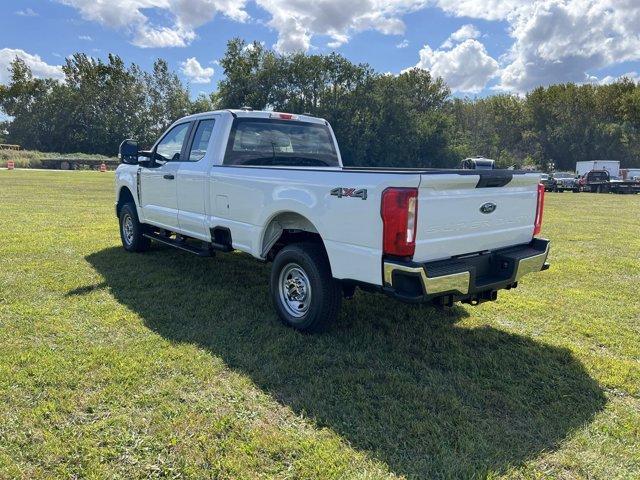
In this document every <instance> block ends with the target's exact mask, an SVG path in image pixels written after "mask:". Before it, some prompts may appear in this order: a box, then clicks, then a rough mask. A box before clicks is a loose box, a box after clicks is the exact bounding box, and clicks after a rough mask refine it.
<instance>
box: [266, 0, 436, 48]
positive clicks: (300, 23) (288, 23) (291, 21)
mask: <svg viewBox="0 0 640 480" xmlns="http://www.w3.org/2000/svg"><path fill="white" fill-rule="evenodd" d="M256 3H257V4H258V5H259V6H260V7H262V8H263V9H264V10H266V11H267V12H268V13H269V14H270V15H271V19H270V20H269V22H268V25H269V26H270V27H271V28H273V29H275V30H276V31H277V32H278V41H277V42H276V44H275V48H276V50H278V51H279V52H293V51H306V50H308V49H309V48H310V47H311V40H312V38H313V36H315V35H327V36H329V37H331V41H330V42H329V44H328V45H329V46H330V47H332V48H337V47H339V46H340V45H342V44H344V43H346V42H347V41H348V40H349V38H350V36H351V34H352V33H356V32H361V31H364V30H377V31H379V32H381V33H383V34H385V35H401V34H403V33H404V30H405V25H404V22H403V21H402V19H401V16H402V15H403V14H405V13H408V12H411V11H414V10H416V9H418V8H420V7H422V6H424V5H425V3H426V0H386V1H385V0H350V1H348V2H345V1H344V0H316V1H302V0H297V1H291V0H256Z"/></svg>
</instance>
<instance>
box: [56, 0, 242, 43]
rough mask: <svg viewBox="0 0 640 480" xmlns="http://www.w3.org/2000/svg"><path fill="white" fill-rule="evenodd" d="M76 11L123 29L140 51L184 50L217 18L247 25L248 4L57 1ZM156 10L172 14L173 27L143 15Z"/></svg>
mask: <svg viewBox="0 0 640 480" xmlns="http://www.w3.org/2000/svg"><path fill="white" fill-rule="evenodd" d="M57 1H58V2H60V3H63V4H65V5H68V6H71V7H74V8H76V9H77V10H78V11H79V12H80V14H81V15H82V17H83V18H84V19H85V20H90V21H94V22H98V23H101V24H103V25H106V26H109V27H112V28H116V29H120V30H123V31H126V32H128V33H129V34H130V35H131V38H132V43H133V44H134V45H136V46H138V47H142V48H151V47H184V46H187V45H188V44H189V43H191V42H192V41H193V40H194V39H195V38H196V33H195V29H196V28H198V27H200V26H202V25H204V24H205V23H208V22H210V21H211V20H213V18H214V17H215V16H216V14H218V13H219V14H221V15H224V16H226V17H228V18H230V19H232V20H235V21H238V22H244V21H246V20H247V19H248V18H249V15H248V14H247V12H246V11H245V10H244V6H245V3H246V0H111V1H108V2H107V1H103V0H57ZM151 8H157V9H161V10H165V11H167V12H168V13H169V17H170V19H171V24H170V25H158V24H155V23H154V22H152V21H151V20H150V19H149V17H147V16H146V15H145V13H144V10H145V9H151Z"/></svg>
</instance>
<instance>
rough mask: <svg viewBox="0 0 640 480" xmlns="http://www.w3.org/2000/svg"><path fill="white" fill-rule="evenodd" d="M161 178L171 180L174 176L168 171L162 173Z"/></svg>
mask: <svg viewBox="0 0 640 480" xmlns="http://www.w3.org/2000/svg"><path fill="white" fill-rule="evenodd" d="M162 178H164V179H166V180H173V179H174V178H176V177H175V176H173V175H172V174H170V173H168V174H166V175H163V176H162Z"/></svg>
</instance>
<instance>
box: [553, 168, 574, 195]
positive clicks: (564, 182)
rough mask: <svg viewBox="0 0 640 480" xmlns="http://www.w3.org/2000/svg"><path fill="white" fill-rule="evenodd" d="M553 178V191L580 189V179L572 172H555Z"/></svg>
mask: <svg viewBox="0 0 640 480" xmlns="http://www.w3.org/2000/svg"><path fill="white" fill-rule="evenodd" d="M551 179H552V181H553V189H552V191H554V192H566V191H568V190H570V191H572V192H578V191H580V188H579V186H578V179H577V178H576V176H575V174H573V173H571V172H554V173H552V174H551Z"/></svg>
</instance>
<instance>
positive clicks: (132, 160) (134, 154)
mask: <svg viewBox="0 0 640 480" xmlns="http://www.w3.org/2000/svg"><path fill="white" fill-rule="evenodd" d="M118 158H120V161H121V162H122V163H128V164H130V165H135V164H137V163H138V142H136V141H135V140H125V141H124V142H122V143H121V144H120V149H119V151H118Z"/></svg>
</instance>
